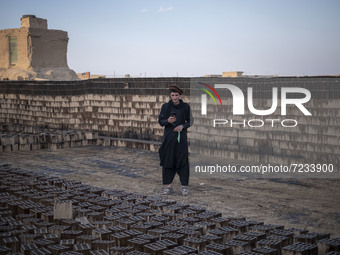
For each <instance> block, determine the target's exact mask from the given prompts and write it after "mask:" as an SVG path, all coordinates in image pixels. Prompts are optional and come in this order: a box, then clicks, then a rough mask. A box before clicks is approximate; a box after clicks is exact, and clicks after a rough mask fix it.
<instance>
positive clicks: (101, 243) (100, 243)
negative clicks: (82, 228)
mask: <svg viewBox="0 0 340 255" xmlns="http://www.w3.org/2000/svg"><path fill="white" fill-rule="evenodd" d="M114 245H115V242H114V241H111V240H95V241H93V242H92V243H91V247H92V249H93V250H105V251H107V252H110V248H111V247H113V246H114Z"/></svg>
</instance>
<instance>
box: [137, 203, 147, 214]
mask: <svg viewBox="0 0 340 255" xmlns="http://www.w3.org/2000/svg"><path fill="white" fill-rule="evenodd" d="M134 209H137V210H139V211H141V212H148V211H150V207H149V206H147V205H143V204H138V205H136V206H134Z"/></svg>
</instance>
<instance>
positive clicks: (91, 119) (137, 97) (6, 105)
mask: <svg viewBox="0 0 340 255" xmlns="http://www.w3.org/2000/svg"><path fill="white" fill-rule="evenodd" d="M222 79H223V81H224V82H225V83H229V84H235V85H237V86H239V87H240V88H241V89H242V90H243V91H245V90H246V87H247V86H249V84H253V85H252V86H253V87H256V93H255V95H254V97H255V99H254V100H255V103H256V104H260V105H263V106H264V107H267V108H268V106H269V107H270V105H271V87H272V86H276V87H280V86H281V87H282V86H288V87H289V86H290V87H292V86H295V87H304V88H307V89H309V90H310V91H311V93H312V99H311V100H310V102H308V105H307V107H308V110H310V111H311V112H312V114H313V117H312V118H310V119H306V118H301V116H300V115H299V114H298V111H297V113H296V116H295V117H294V118H296V119H297V120H298V121H299V125H298V126H297V127H296V128H291V129H287V128H284V127H281V126H277V127H275V128H274V129H272V128H271V129H269V128H261V129H256V128H251V127H242V126H241V125H240V126H236V127H235V128H223V127H221V128H218V129H212V128H211V122H212V119H213V118H216V116H215V115H209V114H208V115H207V116H208V117H203V116H201V115H200V102H199V101H192V102H190V104H191V107H192V109H193V112H194V115H195V116H197V117H196V118H195V123H196V124H195V126H194V127H193V128H195V135H192V136H191V137H190V138H191V139H194V140H195V141H200V142H201V143H204V144H205V149H204V150H203V153H205V154H209V155H213V156H219V157H226V158H235V159H241V160H249V161H253V162H272V163H285V162H289V161H291V160H292V159H296V158H298V159H299V160H302V161H305V162H310V161H311V160H313V162H314V161H315V160H317V161H320V162H318V163H322V162H328V163H331V162H332V163H336V164H339V158H340V157H339V156H340V145H339V144H340V142H339V139H340V138H339V134H340V128H339V126H340V107H339V106H340V103H339V98H340V86H339V82H340V79H338V78H322V77H320V78H313V79H312V78H270V79H251V78H222ZM190 81H191V80H190V79H189V78H116V79H98V80H85V81H70V82H65V81H63V82H61V81H60V82H59V81H54V82H52V81H34V82H32V81H1V82H0V124H14V125H23V126H33V127H41V128H50V129H62V130H85V131H90V132H98V134H99V136H102V135H104V136H111V137H115V138H134V139H140V140H151V141H160V140H161V137H162V134H163V129H162V128H161V127H160V126H159V125H158V122H157V117H158V114H159V111H160V107H161V105H162V104H163V103H164V102H167V101H168V100H169V98H168V90H167V87H168V86H169V85H171V84H173V83H177V84H178V85H179V86H180V87H182V88H184V91H185V94H186V95H188V94H189V92H190V90H189V87H190ZM222 96H223V97H224V98H227V100H225V102H224V103H225V104H227V105H230V107H232V100H231V98H230V99H228V96H229V97H230V95H227V94H226V95H222ZM189 99H190V98H189V97H187V96H186V97H184V100H185V101H187V102H188V101H189ZM211 107H212V106H211V105H208V111H209V109H212V108H211ZM230 109H231V108H230ZM278 110H279V109H278ZM247 114H248V115H247ZM247 114H246V117H247V118H252V117H253V116H251V114H249V113H247ZM271 117H272V118H275V116H271ZM276 117H278V116H276ZM223 118H231V113H230V112H229V113H223ZM236 120H237V118H236ZM193 130H194V129H193ZM193 133H194V132H193ZM210 134H211V135H214V137H218V141H215V140H211V139H210V138H209V136H210ZM216 135H217V136H216ZM210 137H211V136H210ZM195 144H197V143H195ZM199 150H200V151H202V150H201V148H199V147H195V146H192V148H191V151H193V152H195V151H199Z"/></svg>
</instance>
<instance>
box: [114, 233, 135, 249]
mask: <svg viewBox="0 0 340 255" xmlns="http://www.w3.org/2000/svg"><path fill="white" fill-rule="evenodd" d="M129 239H131V235H129V234H128V233H125V232H118V233H114V234H111V235H110V240H113V241H114V242H115V245H117V246H126V245H127V241H128V240H129Z"/></svg>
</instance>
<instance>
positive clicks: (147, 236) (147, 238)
mask: <svg viewBox="0 0 340 255" xmlns="http://www.w3.org/2000/svg"><path fill="white" fill-rule="evenodd" d="M138 237H139V238H142V239H146V240H149V241H151V242H156V241H157V240H158V239H159V238H158V236H153V235H149V234H143V235H140V236H138Z"/></svg>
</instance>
